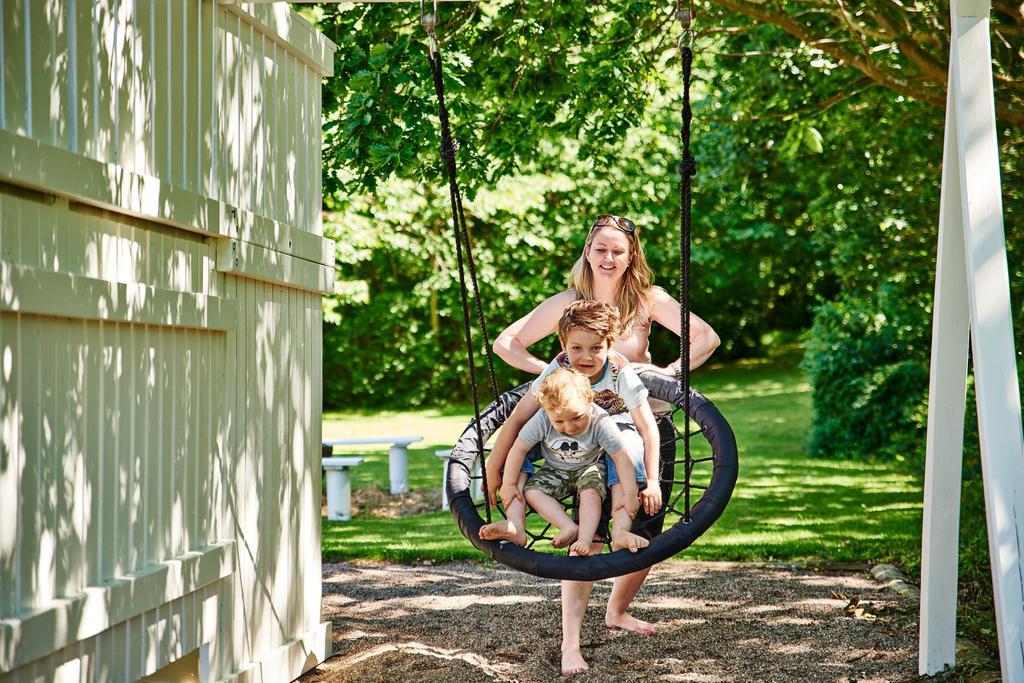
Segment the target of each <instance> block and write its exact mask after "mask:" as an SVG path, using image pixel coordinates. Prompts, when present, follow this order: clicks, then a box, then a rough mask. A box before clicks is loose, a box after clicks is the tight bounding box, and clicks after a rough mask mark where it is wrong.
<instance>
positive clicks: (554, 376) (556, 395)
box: [533, 368, 594, 411]
mask: <svg viewBox="0 0 1024 683" xmlns="http://www.w3.org/2000/svg"><path fill="white" fill-rule="evenodd" d="M533 395H534V396H535V397H536V399H537V402H538V403H540V405H541V407H542V408H544V410H546V411H547V410H555V411H557V410H564V409H565V407H566V406H568V405H569V404H570V403H572V401H573V400H574V399H583V400H584V401H586V402H587V403H588V404H589V403H590V402H591V401H593V400H594V390H593V389H591V388H590V380H589V379H587V378H586V377H584V376H583V375H581V374H580V373H578V372H576V371H575V370H567V369H565V368H559V369H557V370H555V371H554V372H552V373H551V374H550V375H548V376H547V377H545V378H544V379H543V380H541V383H540V386H539V387H537V390H536V391H535V392H533Z"/></svg>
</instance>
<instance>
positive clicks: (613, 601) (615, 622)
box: [563, 567, 655, 636]
mask: <svg viewBox="0 0 1024 683" xmlns="http://www.w3.org/2000/svg"><path fill="white" fill-rule="evenodd" d="M650 572H651V567H647V568H646V569H641V570H640V571H638V572H633V573H632V574H626V575H625V576H620V577H618V578H616V579H615V581H614V582H613V583H612V594H611V596H609V598H608V608H607V610H605V614H604V624H605V626H607V627H608V628H621V629H622V630H624V631H630V632H631V633H636V634H637V635H641V636H653V635H654V633H655V629H654V625H653V624H650V623H648V622H646V621H643V620H641V619H637V618H636V617H632V616H630V615H629V614H627V613H626V610H627V609H629V605H630V603H632V602H633V598H635V597H636V594H637V593H639V592H640V587H641V586H643V585H644V580H645V579H646V578H647V575H648V574H649V573H650ZM563 596H564V591H563Z"/></svg>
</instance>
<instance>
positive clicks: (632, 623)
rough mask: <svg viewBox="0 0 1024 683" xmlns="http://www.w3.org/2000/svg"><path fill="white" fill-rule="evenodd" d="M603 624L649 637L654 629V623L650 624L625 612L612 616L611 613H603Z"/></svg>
mask: <svg viewBox="0 0 1024 683" xmlns="http://www.w3.org/2000/svg"><path fill="white" fill-rule="evenodd" d="M604 625H605V626H607V627H608V628H612V629H616V628H617V629H622V630H623V631H629V632H630V633H635V634H637V635H638V636H644V637H645V638H646V637H649V636H653V635H654V634H655V633H656V631H655V628H654V624H650V623H648V622H646V621H642V620H640V619H637V618H636V617H631V616H629V615H628V614H626V613H622V614H620V615H618V616H612V615H611V614H605V615H604Z"/></svg>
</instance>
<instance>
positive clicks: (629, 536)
mask: <svg viewBox="0 0 1024 683" xmlns="http://www.w3.org/2000/svg"><path fill="white" fill-rule="evenodd" d="M650 544H651V542H650V541H648V540H647V539H646V538H644V537H643V536H637V535H636V534H633V533H630V532H628V531H621V532H619V533H617V534H616V533H613V534H612V550H622V549H623V548H625V549H626V550H628V551H629V552H631V553H635V552H636V551H637V550H640V548H646V547H647V546H649V545H650Z"/></svg>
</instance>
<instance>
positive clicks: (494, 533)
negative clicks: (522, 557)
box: [480, 519, 526, 545]
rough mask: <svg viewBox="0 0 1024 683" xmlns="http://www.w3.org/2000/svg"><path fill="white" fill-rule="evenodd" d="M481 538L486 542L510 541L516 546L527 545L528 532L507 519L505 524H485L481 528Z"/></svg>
mask: <svg viewBox="0 0 1024 683" xmlns="http://www.w3.org/2000/svg"><path fill="white" fill-rule="evenodd" d="M480 538H482V539H484V540H485V541H510V542H512V543H515V544H516V545H526V531H525V530H523V529H520V528H519V527H518V526H516V524H515V523H514V522H510V521H509V520H507V519H506V520H505V521H503V522H494V523H493V524H484V525H483V526H482V527H480Z"/></svg>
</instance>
